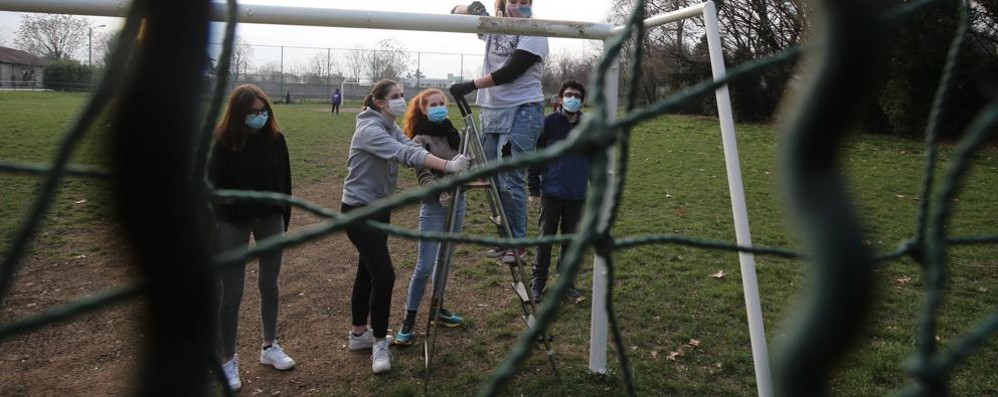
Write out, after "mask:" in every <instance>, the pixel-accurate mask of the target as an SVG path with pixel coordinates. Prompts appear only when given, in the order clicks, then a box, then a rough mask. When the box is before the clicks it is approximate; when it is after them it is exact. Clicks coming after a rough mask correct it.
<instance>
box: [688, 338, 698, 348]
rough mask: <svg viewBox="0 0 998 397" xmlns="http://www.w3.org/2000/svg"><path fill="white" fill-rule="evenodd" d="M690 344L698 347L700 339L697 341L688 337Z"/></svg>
mask: <svg viewBox="0 0 998 397" xmlns="http://www.w3.org/2000/svg"><path fill="white" fill-rule="evenodd" d="M690 346H693V347H700V341H698V340H696V339H690Z"/></svg>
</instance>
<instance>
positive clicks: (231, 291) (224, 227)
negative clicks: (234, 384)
mask: <svg viewBox="0 0 998 397" xmlns="http://www.w3.org/2000/svg"><path fill="white" fill-rule="evenodd" d="M251 233H252V235H253V238H254V239H255V240H256V241H260V240H263V239H266V238H267V237H271V236H278V235H281V234H283V233H284V217H283V215H281V214H277V213H275V214H273V215H270V216H266V217H263V218H257V219H255V220H253V221H252V222H250V223H248V224H245V225H236V224H232V223H227V222H219V223H218V230H217V232H216V236H215V238H216V239H217V247H218V250H219V252H225V251H229V250H233V249H236V248H239V247H243V246H245V245H247V244H249V239H250V234H251ZM281 256H282V255H281V250H277V251H271V252H268V253H267V254H264V255H260V259H259V263H260V272H259V274H258V277H257V287H258V288H259V289H260V318H261V319H262V320H263V340H265V341H273V340H274V339H275V338H276V337H277V307H278V296H279V295H280V289H279V287H278V277H280V274H281ZM220 278H221V284H222V309H221V318H220V319H219V321H220V327H221V329H222V332H221V333H222V351H223V352H224V353H225V357H226V358H228V357H232V356H233V355H235V354H236V330H237V329H238V328H239V304H240V303H241V302H242V300H243V285H244V284H245V280H246V265H240V266H229V267H227V268H225V269H223V270H222V271H221V274H220Z"/></svg>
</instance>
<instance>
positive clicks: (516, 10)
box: [506, 5, 530, 18]
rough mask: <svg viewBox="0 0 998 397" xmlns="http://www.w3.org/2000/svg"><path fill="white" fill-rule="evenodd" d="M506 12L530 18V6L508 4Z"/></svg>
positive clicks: (513, 15) (515, 16) (514, 16)
mask: <svg viewBox="0 0 998 397" xmlns="http://www.w3.org/2000/svg"><path fill="white" fill-rule="evenodd" d="M506 11H507V12H506V13H507V14H509V16H511V17H513V18H530V6H528V5H527V6H519V7H513V6H507V7H506Z"/></svg>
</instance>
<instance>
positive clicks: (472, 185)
mask: <svg viewBox="0 0 998 397" xmlns="http://www.w3.org/2000/svg"><path fill="white" fill-rule="evenodd" d="M464 187H465V188H466V189H479V188H487V187H492V184H490V183H489V181H472V182H468V183H466V184H464Z"/></svg>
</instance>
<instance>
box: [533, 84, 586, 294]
mask: <svg viewBox="0 0 998 397" xmlns="http://www.w3.org/2000/svg"><path fill="white" fill-rule="evenodd" d="M558 98H559V102H560V104H561V106H560V108H559V109H558V111H557V112H555V113H551V114H550V115H548V116H547V117H545V118H544V129H543V130H542V131H541V134H540V136H539V137H538V138H537V150H541V149H543V148H545V147H547V146H549V145H551V144H554V143H556V142H558V141H560V140H563V139H565V138H567V137H568V134H569V132H571V131H572V129H573V128H575V126H577V125H578V124H579V121H580V120H581V119H582V111H581V110H582V102H583V101H584V100H585V99H586V88H585V87H584V86H582V84H579V83H578V82H576V81H574V80H568V81H565V82H564V83H562V85H561V89H559V90H558ZM590 161H591V159H590V158H589V157H583V156H579V155H574V154H564V155H562V156H561V157H558V158H556V159H554V160H551V161H549V162H547V163H544V164H541V165H539V166H536V167H533V168H531V169H530V173H529V175H528V177H527V184H528V187H529V190H530V200H531V201H534V200H536V197H537V196H540V198H541V214H540V227H539V229H540V235H541V236H548V235H554V234H556V233H558V225H559V224H561V233H563V234H570V233H575V227H576V225H578V223H579V219H580V218H581V215H582V204H583V202H584V200H585V198H586V187H587V186H588V184H589V165H590ZM566 249H568V243H567V242H566V243H562V245H561V252H562V253H563V254H562V255H561V257H564V252H565V250H566ZM550 266H551V245H550V244H547V245H541V246H540V247H538V248H537V263H536V264H535V265H534V272H533V277H532V279H531V287H530V288H531V292H533V295H534V298H535V299H537V298H539V297H540V296H541V294H543V293H544V290H545V284H546V283H547V279H548V268H550ZM558 268H559V269H560V268H561V258H560V257H559V258H558ZM565 296H566V297H568V298H570V299H573V300H578V299H580V298H581V297H582V294H581V293H579V291H578V290H576V289H575V284H574V281H573V284H572V286H571V288H569V290H568V291H567V292H566V293H565Z"/></svg>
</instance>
